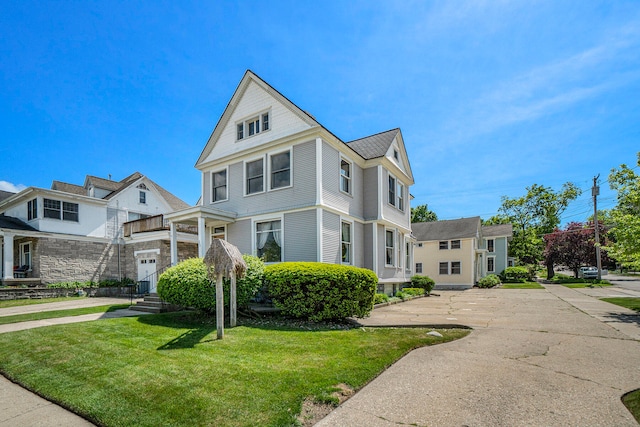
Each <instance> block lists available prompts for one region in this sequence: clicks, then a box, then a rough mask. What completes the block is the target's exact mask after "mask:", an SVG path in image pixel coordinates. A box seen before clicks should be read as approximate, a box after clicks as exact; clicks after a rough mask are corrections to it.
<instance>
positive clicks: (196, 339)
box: [157, 327, 216, 350]
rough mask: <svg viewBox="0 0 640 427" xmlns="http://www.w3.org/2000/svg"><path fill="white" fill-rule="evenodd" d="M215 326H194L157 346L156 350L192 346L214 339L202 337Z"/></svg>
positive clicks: (213, 329)
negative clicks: (194, 327)
mask: <svg viewBox="0 0 640 427" xmlns="http://www.w3.org/2000/svg"><path fill="white" fill-rule="evenodd" d="M215 330H216V328H211V327H208V328H205V327H203V328H196V329H191V330H189V331H187V332H185V333H184V334H181V335H179V336H177V337H176V338H174V339H172V340H171V341H169V342H168V343H166V344H164V345H161V346H160V347H158V348H157V349H158V350H177V349H184V348H194V347H195V346H196V344H202V343H205V342H210V341H215V339H209V340H204V341H203V338H204V337H206V336H207V335H209V334H210V333H212V332H213V331H215Z"/></svg>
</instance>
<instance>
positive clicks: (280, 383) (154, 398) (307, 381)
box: [0, 313, 469, 426]
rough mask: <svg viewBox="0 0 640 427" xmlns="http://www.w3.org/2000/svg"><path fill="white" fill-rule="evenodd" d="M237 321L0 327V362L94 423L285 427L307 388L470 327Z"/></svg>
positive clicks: (349, 378) (374, 369)
mask: <svg viewBox="0 0 640 427" xmlns="http://www.w3.org/2000/svg"><path fill="white" fill-rule="evenodd" d="M240 323H241V325H240V326H238V327H236V328H233V329H226V330H225V338H224V339H223V340H216V327H215V324H212V323H210V322H207V321H203V320H202V319H201V318H198V317H196V316H195V315H194V314H187V313H173V314H164V315H147V316H140V317H139V318H121V319H113V320H103V321H100V322H88V323H82V324H69V325H60V326H51V327H47V328H38V329H32V330H26V331H20V332H14V333H8V334H1V335H0V371H2V372H3V373H4V374H5V375H7V376H8V377H9V378H11V379H12V380H14V381H17V382H19V383H20V384H23V385H25V386H26V387H27V388H29V389H32V390H34V391H36V392H37V393H40V394H42V395H44V396H46V397H47V398H49V399H51V400H53V401H55V402H59V403H61V404H62V405H63V406H65V407H67V408H70V409H72V410H73V411H75V412H77V413H79V414H81V415H83V416H84V417H86V418H88V419H90V420H92V421H93V422H95V423H97V424H99V425H104V426H131V425H136V426H158V425H163V426H194V425H198V426H258V425H259V426H288V425H295V424H296V420H295V416H296V414H298V413H299V412H300V409H301V403H302V401H303V400H304V399H305V398H306V397H309V396H312V397H315V398H316V399H319V400H323V401H326V400H330V399H328V396H329V394H330V393H331V391H333V390H334V386H336V385H338V384H340V383H344V384H347V385H349V386H351V387H353V388H354V389H359V388H361V387H363V386H364V385H365V384H366V383H368V382H369V381H370V380H371V379H373V378H374V377H375V376H377V375H378V374H380V373H381V372H382V371H383V370H385V369H386V368H387V367H388V366H390V365H391V364H392V363H394V362H395V361H396V360H398V359H399V358H400V357H402V356H403V355H404V354H406V353H407V352H409V351H410V350H412V349H414V348H417V347H421V346H424V345H431V344H438V343H442V342H446V341H450V340H453V339H457V338H461V337H463V336H466V335H467V334H468V333H469V331H467V330H455V329H451V330H439V331H440V332H441V333H442V334H443V335H444V337H443V338H439V337H432V336H429V335H427V334H426V333H427V332H428V331H429V329H420V328H404V329H403V328H353V329H343V328H337V327H334V328H332V327H325V328H314V327H312V326H309V325H307V324H293V325H292V324H274V322H273V321H255V320H251V321H250V320H247V319H244V318H243V319H240Z"/></svg>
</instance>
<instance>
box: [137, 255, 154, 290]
mask: <svg viewBox="0 0 640 427" xmlns="http://www.w3.org/2000/svg"><path fill="white" fill-rule="evenodd" d="M154 255H155V254H149V255H146V254H145V255H141V256H140V257H139V258H138V282H139V283H140V291H145V290H146V291H147V292H149V293H155V292H156V290H157V289H156V285H157V284H158V275H157V274H156V258H155V256H154Z"/></svg>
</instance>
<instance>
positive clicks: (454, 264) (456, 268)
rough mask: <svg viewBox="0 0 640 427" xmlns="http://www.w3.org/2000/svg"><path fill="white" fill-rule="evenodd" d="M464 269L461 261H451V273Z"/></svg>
mask: <svg viewBox="0 0 640 427" xmlns="http://www.w3.org/2000/svg"><path fill="white" fill-rule="evenodd" d="M461 270H462V267H461V263H460V261H452V262H451V274H460V272H461Z"/></svg>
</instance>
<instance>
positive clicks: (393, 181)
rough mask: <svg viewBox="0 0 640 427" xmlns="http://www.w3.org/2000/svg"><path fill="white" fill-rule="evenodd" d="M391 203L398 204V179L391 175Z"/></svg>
mask: <svg viewBox="0 0 640 427" xmlns="http://www.w3.org/2000/svg"><path fill="white" fill-rule="evenodd" d="M389 204H390V205H393V206H395V205H396V179H395V178H394V177H392V176H391V175H389Z"/></svg>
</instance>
